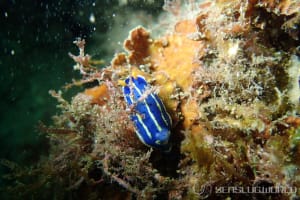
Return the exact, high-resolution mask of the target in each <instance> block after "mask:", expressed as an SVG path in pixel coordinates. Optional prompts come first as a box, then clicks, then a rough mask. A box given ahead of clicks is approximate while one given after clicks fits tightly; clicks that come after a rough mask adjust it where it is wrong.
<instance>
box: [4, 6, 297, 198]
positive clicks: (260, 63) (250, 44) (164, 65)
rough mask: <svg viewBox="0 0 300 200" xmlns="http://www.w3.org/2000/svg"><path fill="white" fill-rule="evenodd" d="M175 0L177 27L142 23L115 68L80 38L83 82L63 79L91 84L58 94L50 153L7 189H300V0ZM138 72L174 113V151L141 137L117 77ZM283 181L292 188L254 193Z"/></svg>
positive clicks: (183, 194)
mask: <svg viewBox="0 0 300 200" xmlns="http://www.w3.org/2000/svg"><path fill="white" fill-rule="evenodd" d="M176 2H177V1H174V2H173V3H172V2H168V3H167V4H166V5H165V9H166V10H169V11H170V12H172V13H174V14H175V15H176V16H174V19H176V20H174V19H173V21H176V22H172V23H174V26H173V27H172V29H171V31H168V32H166V34H165V35H164V36H162V37H159V38H152V37H151V32H149V31H147V30H146V29H144V28H142V27H137V28H135V29H134V30H132V31H131V32H130V34H129V37H128V39H127V40H126V41H125V42H124V48H125V50H126V51H127V52H125V53H119V54H116V55H115V58H114V59H113V60H112V62H111V64H110V65H109V66H107V67H106V68H103V69H99V68H97V67H96V64H95V63H97V62H95V61H94V60H93V59H92V58H91V57H90V56H89V55H87V54H85V52H84V47H85V42H84V40H77V41H75V44H76V45H77V46H78V48H79V49H80V53H79V55H77V56H75V55H73V54H70V55H71V57H72V58H73V59H74V61H75V62H76V65H75V67H74V68H75V69H78V70H79V72H80V73H81V74H82V79H81V80H78V81H74V82H73V83H71V84H70V85H67V86H66V87H67V88H68V87H72V86H76V85H84V86H86V85H88V84H87V83H93V85H94V86H93V87H90V88H87V89H86V90H85V91H82V92H81V93H79V94H77V95H76V96H74V97H73V99H72V101H71V102H67V101H66V100H64V98H63V96H62V93H60V92H54V91H51V92H50V93H51V95H52V96H54V97H55V98H57V100H58V102H59V105H58V107H59V108H60V109H61V114H60V115H57V116H54V117H53V119H54V124H53V126H52V127H45V126H44V125H41V126H40V130H41V131H42V132H45V133H47V134H48V136H49V140H50V146H51V149H50V155H49V158H45V159H44V160H42V161H41V162H40V163H39V164H38V166H37V167H36V168H35V169H27V170H23V171H25V172H22V173H21V172H20V174H18V175H17V177H19V178H20V177H21V179H22V177H24V181H21V182H22V183H23V184H19V185H16V186H15V187H11V188H10V189H9V191H10V192H15V191H23V193H22V195H28V194H29V193H32V191H35V192H36V195H37V196H39V195H41V193H43V195H45V196H47V195H48V196H51V192H53V191H55V195H56V199H64V198H67V197H72V198H73V199H82V198H84V199H99V198H103V199H134V198H137V199H205V198H207V199H217V198H223V199H224V198H226V197H231V198H234V199H238V198H253V199H254V198H276V199H287V198H291V197H299V194H300V191H299V187H300V169H299V165H300V148H299V145H300V118H299V112H300V110H299V95H300V91H299V84H298V80H299V78H298V77H299V75H300V73H299V67H300V62H299V54H300V52H299V46H300V41H299V40H300V38H299V37H300V30H299V25H300V14H299V9H300V3H299V2H297V1H281V2H280V3H275V2H274V1H267V0H263V1H256V0H252V1H227V0H216V1H207V2H202V3H201V4H198V3H193V4H191V5H190V8H189V10H188V11H189V13H182V12H179V11H178V12H174V9H175V7H176ZM178 9H179V8H178ZM170 23H171V22H170ZM137 75H141V76H143V77H145V79H146V80H147V82H148V83H151V85H152V87H153V88H149V90H151V91H156V92H157V94H158V96H159V97H160V99H161V100H162V102H163V104H164V105H165V107H166V109H167V111H168V113H169V114H170V116H171V118H172V121H173V123H172V124H173V125H172V128H171V138H170V141H169V142H170V144H171V145H172V150H171V152H169V153H165V152H161V151H159V150H157V149H151V148H149V147H147V146H145V145H143V144H142V143H141V142H140V141H139V139H138V137H137V136H136V133H135V127H134V123H133V122H132V121H131V120H130V118H129V116H130V115H131V114H132V112H135V111H134V109H133V110H128V109H126V103H125V100H124V97H123V94H122V85H121V83H120V82H122V81H124V80H125V79H126V77H128V76H137ZM90 85H92V84H90ZM95 85H96V86H95ZM145 95H147V94H145ZM7 165H9V163H7ZM29 171H30V174H29V173H27V172H29ZM25 177H27V178H25ZM28 179H30V180H34V181H28ZM26 182H27V183H28V184H27V183H26ZM33 182H34V183H33ZM278 187H281V188H284V189H287V190H288V191H286V190H285V191H279V192H265V193H259V192H253V190H256V189H257V188H260V189H261V188H271V189H272V188H273V189H276V188H278ZM49 188H51V189H50V190H49ZM224 188H225V189H224ZM228 188H233V189H232V190H229V189H228ZM246 188H248V190H247V192H241V191H245V190H246ZM249 188H251V189H250V190H251V191H249ZM253 188H254V189H253ZM45 190H48V191H47V192H46V193H45V192H44V191H45ZM237 190H238V191H237Z"/></svg>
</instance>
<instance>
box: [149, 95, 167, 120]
mask: <svg viewBox="0 0 300 200" xmlns="http://www.w3.org/2000/svg"><path fill="white" fill-rule="evenodd" d="M150 95H151V97H152V98H153V99H154V101H155V103H156V106H157V107H158V109H159V111H160V113H165V114H166V115H167V116H168V118H169V122H170V123H171V122H172V120H171V117H170V115H169V113H167V111H166V108H165V106H164V105H163V104H162V108H161V106H160V105H159V102H158V101H157V99H156V98H155V96H153V94H150ZM162 109H163V110H162ZM161 117H162V119H163V120H164V122H165V124H166V126H168V125H169V123H168V121H167V119H166V118H165V116H164V115H163V114H162V115H161ZM170 125H171V124H170Z"/></svg>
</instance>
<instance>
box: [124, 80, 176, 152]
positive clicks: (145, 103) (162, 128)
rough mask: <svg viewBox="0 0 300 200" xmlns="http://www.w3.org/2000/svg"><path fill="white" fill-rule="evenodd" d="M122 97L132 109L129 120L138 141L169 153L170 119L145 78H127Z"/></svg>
mask: <svg viewBox="0 0 300 200" xmlns="http://www.w3.org/2000/svg"><path fill="white" fill-rule="evenodd" d="M123 95H124V98H125V101H126V103H127V107H128V108H131V109H133V111H132V113H131V114H130V119H131V121H133V123H134V125H135V132H136V135H137V136H138V138H139V139H140V141H141V142H142V143H144V144H145V145H147V146H150V147H153V148H156V149H160V150H162V151H165V152H168V151H170V145H169V138H170V133H171V131H170V130H171V126H172V119H171V117H170V115H169V114H168V112H167V110H166V108H165V106H164V104H163V102H162V101H161V99H160V98H159V96H158V95H157V94H156V93H155V92H153V91H151V86H150V85H148V83H147V81H146V80H145V78H144V77H143V76H140V75H138V76H136V77H133V76H129V77H128V78H127V79H126V80H125V85H124V86H123Z"/></svg>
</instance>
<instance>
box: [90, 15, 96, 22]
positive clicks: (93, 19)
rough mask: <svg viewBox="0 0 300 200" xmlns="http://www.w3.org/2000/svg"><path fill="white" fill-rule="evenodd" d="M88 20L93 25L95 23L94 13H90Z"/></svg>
mask: <svg viewBox="0 0 300 200" xmlns="http://www.w3.org/2000/svg"><path fill="white" fill-rule="evenodd" d="M89 20H90V22H91V23H93V24H94V23H95V22H96V18H95V15H94V13H91V14H90V18H89Z"/></svg>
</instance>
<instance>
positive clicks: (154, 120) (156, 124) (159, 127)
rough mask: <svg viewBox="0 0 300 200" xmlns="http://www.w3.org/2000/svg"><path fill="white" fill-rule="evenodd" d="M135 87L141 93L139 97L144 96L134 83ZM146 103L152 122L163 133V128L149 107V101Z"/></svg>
mask: <svg viewBox="0 0 300 200" xmlns="http://www.w3.org/2000/svg"><path fill="white" fill-rule="evenodd" d="M133 85H134V88H135V89H136V91H137V92H138V93H139V95H141V96H142V93H141V91H140V89H139V88H138V87H137V86H136V85H135V83H133ZM144 103H145V106H146V108H147V111H148V113H149V115H150V118H151V119H152V121H153V122H154V124H155V126H156V128H157V130H158V131H161V130H162V128H161V126H160V125H159V124H158V123H157V121H156V119H155V117H154V116H153V114H152V112H151V110H150V108H149V105H148V103H147V101H146V100H144Z"/></svg>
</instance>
